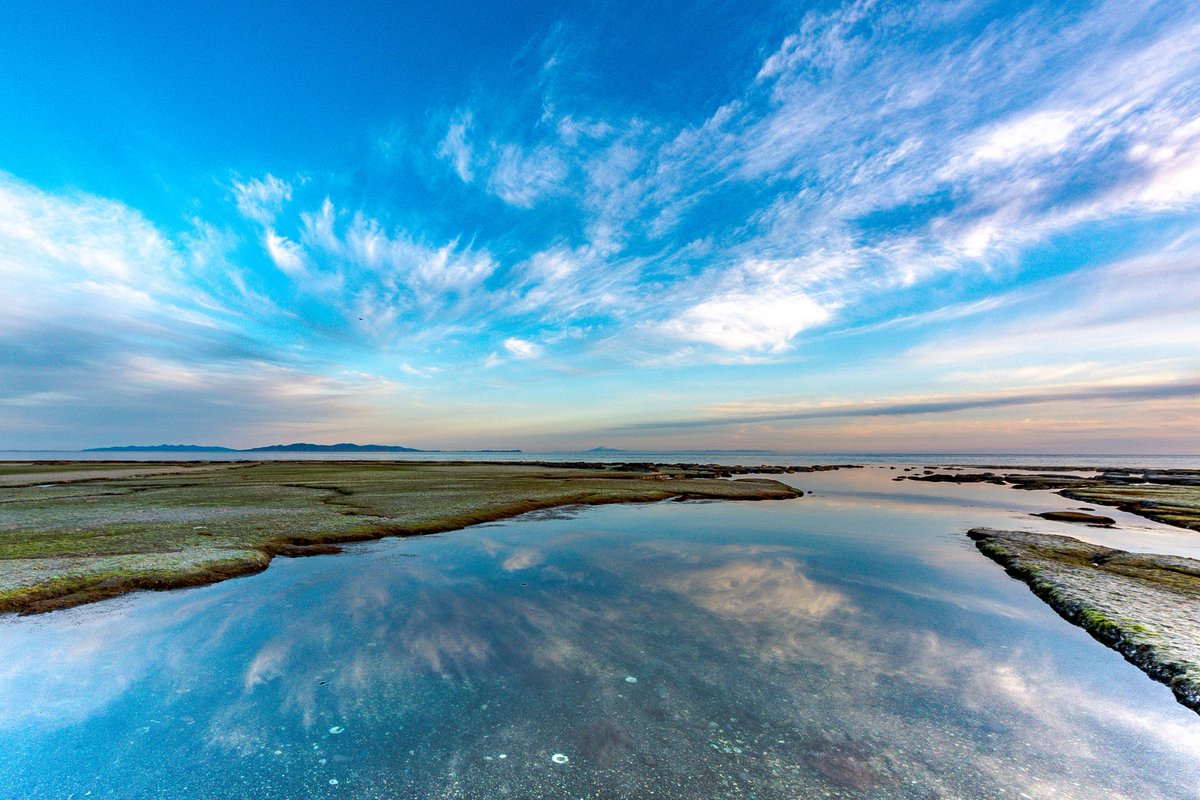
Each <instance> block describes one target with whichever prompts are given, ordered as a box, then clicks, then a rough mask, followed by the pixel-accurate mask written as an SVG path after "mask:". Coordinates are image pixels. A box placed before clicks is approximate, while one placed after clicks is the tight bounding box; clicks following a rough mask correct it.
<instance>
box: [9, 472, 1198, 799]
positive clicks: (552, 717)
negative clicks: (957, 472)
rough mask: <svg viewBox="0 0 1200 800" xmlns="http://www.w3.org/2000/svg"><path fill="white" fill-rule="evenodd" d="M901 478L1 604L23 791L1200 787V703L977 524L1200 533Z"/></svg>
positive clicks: (586, 792)
mask: <svg viewBox="0 0 1200 800" xmlns="http://www.w3.org/2000/svg"><path fill="white" fill-rule="evenodd" d="M894 474H895V473H894V472H892V471H890V470H888V469H886V468H882V469H881V468H870V469H867V470H860V471H846V472H838V473H822V474H814V475H796V476H788V480H789V481H791V482H793V483H795V484H796V485H799V486H801V487H803V488H805V489H810V490H815V492H816V494H815V495H814V496H806V497H804V498H802V499H799V500H795V501H783V502H760V503H663V504H656V505H644V506H636V507H634V506H608V507H603V508H593V509H585V510H581V511H578V512H574V513H568V514H564V513H548V514H541V515H531V516H528V517H523V518H521V519H518V520H513V521H510V522H507V523H503V524H492V525H485V526H479V527H476V528H472V529H469V530H465V531H458V532H454V533H449V534H444V535H439V536H430V537H423V538H417V539H407V540H387V541H381V542H376V543H371V544H367V545H360V546H355V547H353V548H351V549H350V550H349V551H348V552H347V553H346V554H344V555H341V556H335V557H321V558H309V559H296V560H288V559H279V560H277V561H276V562H275V563H274V564H273V565H272V567H271V569H269V570H268V571H267V572H265V573H263V574H261V575H257V576H254V577H250V578H245V579H240V580H235V581H229V582H226V583H222V584H218V585H215V586H210V587H204V588H201V589H192V590H186V591H180V592H170V593H162V594H140V595H136V596H131V597H126V598H122V599H119V600H116V601H110V602H105V603H100V604H96V605H93V606H89V607H85V608H81V609H75V610H72V611H67V612H61V613H57V614H52V615H49V616H44V617H38V618H11V617H9V618H6V619H0V652H2V653H3V654H4V656H3V659H0V752H3V753H4V754H5V756H4V758H3V759H0V796H3V797H63V798H66V797H72V796H73V797H82V796H85V793H87V792H90V793H91V794H90V796H91V797H119V798H141V797H147V798H149V797H155V798H157V797H162V798H167V797H182V796H186V797H193V798H208V797H213V798H216V797H238V796H246V797H256V798H274V797H278V798H294V797H313V798H326V797H328V798H375V797H379V798H426V797H454V798H458V797H462V798H500V797H514V798H525V797H546V798H552V797H562V798H600V797H605V798H614V797H647V796H650V794H651V793H652V792H653V796H654V797H658V798H664V797H665V798H699V797H705V798H707V797H714V798H752V797H757V798H795V797H803V798H807V797H874V798H885V797H888V798H890V797H898V798H899V797H903V798H951V797H962V798H982V797H987V798H992V797H1005V796H1007V797H1020V796H1022V794H1023V795H1024V796H1027V797H1032V798H1096V797H1137V798H1139V800H1142V799H1146V800H1149V798H1188V797H1197V796H1200V795H1198V793H1197V791H1196V787H1197V785H1198V784H1200V716H1198V715H1197V714H1195V713H1194V712H1192V711H1189V710H1187V709H1185V708H1183V707H1182V706H1180V705H1178V704H1177V703H1175V701H1174V700H1173V698H1172V696H1171V694H1170V692H1169V691H1168V690H1167V689H1166V688H1165V687H1163V686H1161V685H1159V684H1157V683H1154V682H1152V681H1150V680H1149V679H1148V678H1146V677H1145V676H1144V675H1143V674H1142V673H1141V672H1140V671H1139V670H1137V669H1136V668H1134V667H1132V666H1130V665H1128V664H1126V663H1125V662H1124V661H1123V660H1122V659H1121V657H1120V656H1118V655H1117V654H1116V653H1114V652H1112V651H1110V650H1108V649H1107V648H1105V647H1103V646H1102V645H1100V644H1098V643H1096V642H1095V641H1093V640H1092V639H1091V638H1089V637H1088V636H1087V634H1085V633H1084V632H1083V631H1081V630H1079V629H1077V628H1075V627H1073V626H1071V625H1069V624H1067V623H1066V622H1064V621H1062V620H1061V619H1060V618H1059V617H1058V616H1057V615H1055V614H1054V612H1053V611H1051V610H1050V609H1049V608H1048V607H1046V606H1045V605H1044V604H1043V603H1042V602H1041V601H1039V600H1038V599H1037V598H1035V597H1034V596H1033V595H1032V594H1031V593H1030V592H1029V591H1028V590H1027V589H1026V588H1025V586H1024V585H1023V584H1021V583H1019V582H1017V581H1015V580H1012V579H1010V578H1008V577H1007V576H1006V575H1005V574H1004V573H1003V571H1002V570H1001V569H1000V568H999V567H997V566H996V565H995V564H993V563H992V562H991V561H989V560H988V559H986V558H984V557H983V556H981V555H979V554H978V553H977V552H976V551H975V549H974V546H973V545H972V544H971V543H970V542H969V541H968V540H967V539H966V537H965V536H964V535H963V532H964V531H965V530H966V529H967V528H969V527H972V526H977V525H992V526H996V527H1022V528H1027V529H1031V530H1045V531H1054V532H1068V533H1071V534H1073V535H1076V536H1080V537H1082V538H1090V539H1093V540H1099V539H1097V536H1101V537H1107V539H1106V540H1105V542H1104V543H1118V542H1124V543H1125V544H1128V543H1129V542H1135V543H1138V542H1146V541H1150V542H1153V543H1154V544H1155V545H1156V547H1155V548H1151V549H1158V550H1160V551H1178V552H1184V553H1187V554H1195V552H1194V549H1195V548H1194V545H1192V543H1191V539H1193V538H1195V535H1194V534H1188V533H1186V532H1176V531H1173V530H1172V529H1169V528H1166V527H1165V526H1158V525H1155V524H1154V523H1149V522H1147V521H1145V520H1140V519H1138V518H1136V517H1128V516H1122V517H1121V520H1120V522H1121V523H1122V527H1121V528H1119V529H1118V530H1116V531H1097V530H1096V529H1090V528H1079V527H1074V526H1069V525H1063V524H1056V523H1050V522H1044V521H1042V520H1038V519H1035V518H1031V517H1029V516H1028V515H1027V513H1026V512H1027V511H1028V510H1046V509H1048V508H1062V507H1069V506H1070V505H1071V504H1072V503H1071V501H1066V500H1064V499H1063V498H1058V497H1056V496H1053V495H1050V494H1047V493H1043V492H1032V493H1031V492H1020V491H1016V490H1013V489H1008V488H1005V487H996V486H991V485H969V486H947V485H938V484H914V483H908V482H904V483H894V482H892V481H890V480H889V479H890V477H892V476H893V475H894ZM556 755H561V756H565V757H566V761H565V762H563V763H556V761H558V762H562V761H563V760H562V758H558V759H554V756H556Z"/></svg>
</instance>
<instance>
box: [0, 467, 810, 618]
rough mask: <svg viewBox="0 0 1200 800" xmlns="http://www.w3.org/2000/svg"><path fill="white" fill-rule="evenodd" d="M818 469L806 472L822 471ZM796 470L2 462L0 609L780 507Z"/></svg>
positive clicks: (61, 604)
mask: <svg viewBox="0 0 1200 800" xmlns="http://www.w3.org/2000/svg"><path fill="white" fill-rule="evenodd" d="M810 469H814V468H798V471H809V470H810ZM787 471H791V470H790V469H789V468H787V467H754V468H742V467H719V466H717V465H690V464H689V465H678V464H676V465H669V464H666V465H664V464H658V465H654V464H625V465H620V466H618V465H606V464H570V465H562V464H545V463H541V464H537V463H479V462H348V461H337V462H318V461H300V462H297V461H273V462H238V463H214V462H207V463H206V462H177V463H172V464H163V463H154V464H145V463H130V462H107V463H101V462H86V463H84V462H36V463H35V462H25V463H15V462H9V463H0V612H14V611H15V612H19V613H36V612H42V611H51V610H54V609H58V608H65V607H68V606H74V605H80V604H82V603H87V602H91V601H94V600H99V599H102V598H106V597H112V596H115V595H119V594H124V593H126V592H130V591H134V590H138V589H172V588H178V587H183V586H195V585H199V584H206V583H214V582H216V581H221V580H225V579H227V578H232V577H236V576H239V575H247V574H251V573H254V572H260V571H262V570H264V569H266V568H267V566H268V565H269V564H270V562H271V559H272V558H273V557H275V556H277V555H280V556H308V555H319V554H326V553H336V552H338V550H339V545H341V544H345V543H347V542H355V541H365V540H370V539H378V538H381V537H384V536H415V535H421V534H427V533H436V532H440V531H449V530H455V529H458V528H463V527H466V526H468V525H472V524H475V523H480V522H487V521H491V520H497V519H504V518H508V517H514V516H517V515H519V514H524V513H528V512H531V511H538V510H542V509H551V508H558V507H562V506H573V505H598V504H603V503H637V502H653V501H659V500H670V499H678V500H687V499H714V500H779V499H787V498H794V497H799V496H800V495H801V494H802V492H800V491H799V490H797V489H794V488H792V487H790V486H787V485H785V484H782V483H779V482H778V481H774V480H771V479H767V478H742V479H738V480H720V479H718V478H721V477H732V476H733V475H735V474H749V473H762V472H776V473H781V472H787Z"/></svg>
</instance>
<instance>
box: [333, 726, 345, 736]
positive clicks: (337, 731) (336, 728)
mask: <svg viewBox="0 0 1200 800" xmlns="http://www.w3.org/2000/svg"><path fill="white" fill-rule="evenodd" d="M344 730H346V729H345V728H343V727H342V726H341V725H334V726H333V727H332V728H330V729H329V732H330V733H334V734H337V733H341V732H342V731H344Z"/></svg>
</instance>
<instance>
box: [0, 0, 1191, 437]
mask: <svg viewBox="0 0 1200 800" xmlns="http://www.w3.org/2000/svg"><path fill="white" fill-rule="evenodd" d="M173 5H175V4H160V3H148V2H147V3H120V2H116V3H110V4H104V5H102V6H97V7H95V8H91V9H88V8H83V7H81V6H80V4H77V3H54V2H40V3H36V4H34V3H18V4H15V5H10V6H8V7H7V8H6V12H5V24H4V25H3V26H0V76H3V77H0V108H3V109H4V114H2V115H0V447H8V448H43V447H64V448H72V447H87V446H98V445H104V444H113V443H159V442H195V443H201V444H205V443H212V444H228V445H233V446H252V445H259V444H268V443H273V442H280V441H293V440H308V441H323V442H330V441H343V440H355V441H374V442H388V443H397V444H407V445H411V446H420V447H446V448H451V447H521V448H525V449H539V448H573V447H592V446H596V445H601V444H603V445H609V446H625V447H647V448H655V447H663V448H689V447H719V448H737V447H751V448H773V449H798V450H808V451H823V452H828V451H835V450H838V451H910V452H911V451H953V450H959V451H972V450H974V451H991V452H997V451H1010V452H1011V451H1017V452H1080V453H1085V452H1164V453H1171V452H1174V453H1197V452H1200V44H1198V43H1200V7H1196V6H1194V5H1193V4H1187V3H1178V2H1168V3H1152V2H1074V3H1062V2H1053V3H1049V2H1048V3H1026V4H1016V3H1007V2H1005V3H988V2H949V1H948V2H918V3H886V2H859V3H833V2H830V3H808V4H804V3H794V2H793V3H783V4H776V3H770V2H755V3H749V2H739V3H732V2H702V3H680V4H667V3H660V4H653V5H652V6H648V5H647V4H643V3H626V4H623V3H604V4H581V5H580V6H579V7H575V8H573V7H566V6H562V5H560V4H549V3H547V4H537V3H522V4H486V3H475V4H463V5H460V6H458V7H457V8H442V7H440V6H438V4H412V5H411V6H406V5H403V4H395V3H391V4H384V3H378V4H376V3H365V2H363V3H348V4H338V5H337V6H336V8H334V7H330V8H312V7H309V6H310V5H314V4H297V5H294V6H291V7H287V6H282V5H278V4H270V5H268V4H255V3H246V2H239V3H206V4H200V5H197V6H195V7H189V8H186V9H184V8H171V7H170V6H173ZM434 6H438V7H434Z"/></svg>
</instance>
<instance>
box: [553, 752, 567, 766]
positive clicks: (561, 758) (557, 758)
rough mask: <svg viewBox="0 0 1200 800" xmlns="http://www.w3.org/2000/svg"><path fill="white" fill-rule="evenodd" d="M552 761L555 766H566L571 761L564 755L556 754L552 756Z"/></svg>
mask: <svg viewBox="0 0 1200 800" xmlns="http://www.w3.org/2000/svg"><path fill="white" fill-rule="evenodd" d="M550 760H551V761H553V762H554V763H555V764H565V763H567V762H568V761H570V760H571V759H569V758H567V757H566V756H564V755H563V754H562V753H555V754H554V755H552V756H550Z"/></svg>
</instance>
